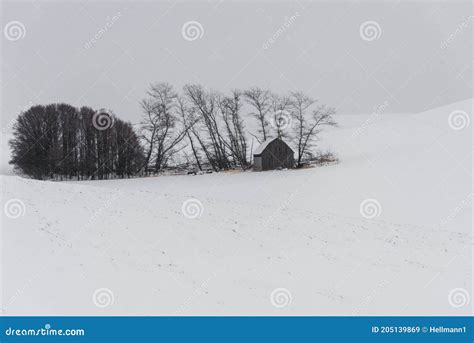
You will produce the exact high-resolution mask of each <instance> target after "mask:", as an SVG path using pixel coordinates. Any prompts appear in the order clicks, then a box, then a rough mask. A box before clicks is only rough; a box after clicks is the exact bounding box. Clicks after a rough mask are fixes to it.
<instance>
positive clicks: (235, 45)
mask: <svg viewBox="0 0 474 343" xmlns="http://www.w3.org/2000/svg"><path fill="white" fill-rule="evenodd" d="M472 15H473V11H472V4H471V2H470V1H464V2H461V1H446V2H433V1H411V2H407V1H393V2H390V1H389V2H384V3H381V2H380V1H377V2H376V1H364V0H360V1H357V2H353V1H346V2H342V1H333V2H322V1H312V2H305V1H281V2H273V1H272V2H270V1H265V2H258V1H251V2H250V1H248V2H245V1H234V2H231V1H193V2H191V1H188V2H183V1H178V2H176V1H163V2H149V1H120V2H119V1H107V2H105V1H101V2H99V1H71V2H66V1H64V3H60V2H58V1H53V2H51V1H50V2H43V1H39V0H37V1H34V2H18V1H16V2H2V18H1V20H2V28H3V35H2V44H1V47H2V60H1V64H2V66H1V70H2V80H1V81H2V82H1V87H2V88H1V89H2V92H1V93H2V103H1V111H2V127H5V126H6V125H8V123H9V122H10V121H11V120H12V119H13V118H14V117H16V115H17V114H18V113H19V112H20V111H21V110H22V109H25V108H28V107H29V106H30V105H31V104H36V103H42V104H46V103H51V102H66V103H70V104H73V105H76V106H81V105H87V106H91V107H93V108H95V109H99V108H108V109H112V110H113V111H114V112H115V113H116V114H117V115H118V116H119V117H121V118H124V119H127V120H130V121H132V122H137V121H139V118H140V115H141V113H140V107H139V104H138V102H139V101H140V99H142V98H143V96H144V93H145V90H146V87H147V86H148V85H149V84H150V83H153V82H158V81H167V82H169V83H171V84H173V85H174V86H175V87H176V88H177V89H180V88H181V87H182V86H183V85H184V84H186V83H200V84H202V85H204V86H206V87H208V88H212V89H216V90H222V91H226V90H229V89H232V88H245V87H249V86H261V87H267V88H270V89H271V90H274V91H276V92H286V91H293V90H301V91H304V92H306V93H308V94H309V95H311V96H312V97H314V98H317V99H319V101H320V102H322V103H326V104H328V105H330V106H334V107H337V109H338V112H339V113H371V112H373V111H374V109H376V108H377V107H378V106H381V105H382V104H384V103H385V104H389V105H388V106H385V109H384V111H386V112H419V111H422V110H424V109H429V108H433V107H438V106H441V105H444V104H448V103H452V102H455V101H458V100H462V99H466V98H470V97H472V47H473V45H472V24H473V19H472ZM193 21H194V22H197V23H191V24H189V25H190V28H189V31H187V30H184V31H183V25H185V23H188V22H193ZM12 22H13V23H12ZM15 22H19V23H20V24H19V23H15ZM367 22H368V23H367ZM364 23H365V24H364ZM15 25H16V27H15ZM189 25H188V26H189ZM193 25H194V27H193ZM365 27H366V30H364V28H365ZM16 28H17V29H18V30H17V31H16V32H15V31H14V29H16ZM201 28H202V29H201ZM193 29H196V30H194V31H193ZM18 32H20V34H19V35H18ZM196 33H197V35H194V34H196Z"/></svg>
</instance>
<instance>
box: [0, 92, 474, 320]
mask: <svg viewBox="0 0 474 343" xmlns="http://www.w3.org/2000/svg"><path fill="white" fill-rule="evenodd" d="M472 105H473V101H472V100H467V101H463V102H459V103H456V104H452V105H449V106H446V107H443V108H438V109H435V110H431V111H427V112H424V113H419V114H400V115H393V114H392V115H388V114H380V115H377V114H372V115H367V116H361V115H357V116H356V115H354V116H349V115H347V116H339V117H338V118H337V120H338V122H339V124H340V126H339V127H338V128H331V129H330V130H328V131H327V132H325V134H324V136H323V137H322V140H321V146H322V147H323V148H325V147H327V148H331V149H332V150H334V151H336V152H337V154H338V156H339V158H340V163H339V164H337V165H331V166H325V167H319V168H312V169H303V170H287V171H272V172H260V173H254V172H227V173H218V174H207V175H198V176H161V177H150V178H143V179H131V180H113V181H90V182H71V183H65V182H63V183H59V182H39V181H34V180H26V179H22V178H19V177H15V176H3V177H2V196H3V199H2V205H4V206H5V209H6V210H9V211H10V212H8V211H7V214H8V216H6V215H5V213H4V215H3V217H2V224H3V225H2V263H1V265H2V269H3V270H2V282H1V284H2V287H3V289H2V308H3V313H4V314H7V315H33V314H34V315H73V314H74V315H81V314H82V315H86V314H87V315H119V314H122V315H176V314H182V315H358V314H361V315H466V314H470V311H471V310H470V305H469V303H468V302H466V301H467V298H466V296H469V295H471V296H472V280H471V277H472V269H471V265H472V257H471V252H472V229H471V222H472V210H471V206H472V189H471V181H472V179H471V170H472V142H471V137H472V126H466V127H464V128H463V129H460V130H456V129H455V128H458V126H457V125H459V122H458V121H453V120H451V122H450V121H449V120H448V118H449V116H450V114H451V113H453V111H464V112H466V113H468V114H469V115H471V113H472ZM459 113H461V112H455V115H452V116H451V119H453V116H455V117H457V118H458V119H459V118H462V116H463V115H462V114H459ZM450 124H451V125H450ZM461 124H462V123H461ZM461 126H462V127H463V126H465V125H461ZM453 127H454V128H453ZM11 199H18V200H19V201H17V203H16V204H19V207H17V209H19V210H20V213H19V214H20V216H19V217H18V218H13V217H16V214H17V213H16V212H14V210H15V207H14V206H13V205H14V204H15V202H13V201H10V202H8V201H9V200H11ZM23 206H24V207H23ZM195 216H196V217H195ZM193 217H195V218H193ZM459 297H461V300H463V301H461V302H459V299H460V298H459Z"/></svg>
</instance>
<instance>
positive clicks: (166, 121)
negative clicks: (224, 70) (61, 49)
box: [10, 83, 335, 180]
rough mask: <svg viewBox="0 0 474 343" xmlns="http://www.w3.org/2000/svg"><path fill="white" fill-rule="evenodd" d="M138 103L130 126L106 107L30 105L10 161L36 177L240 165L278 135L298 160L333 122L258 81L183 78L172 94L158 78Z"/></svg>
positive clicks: (321, 110)
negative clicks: (217, 87)
mask: <svg viewBox="0 0 474 343" xmlns="http://www.w3.org/2000/svg"><path fill="white" fill-rule="evenodd" d="M140 105H141V108H142V112H143V116H142V120H141V122H140V123H139V125H138V130H137V132H135V131H134V129H133V127H132V125H131V124H130V123H127V122H124V121H122V120H120V119H118V118H116V117H115V116H114V115H113V114H111V113H110V112H107V111H94V110H92V109H91V108H88V107H82V108H80V109H77V108H75V107H73V106H70V105H67V104H51V105H46V106H42V105H38V106H33V107H31V108H30V109H29V110H27V111H26V112H23V113H21V114H20V116H19V117H18V120H17V122H16V124H15V126H14V138H13V139H12V140H11V142H10V145H11V147H12V150H13V154H12V160H11V162H10V163H12V164H13V165H15V167H16V168H18V169H20V170H21V171H22V172H23V173H25V174H27V175H30V176H32V177H35V178H39V179H45V178H54V179H64V178H65V179H79V180H82V179H107V178H115V177H130V176H135V175H142V174H145V175H146V174H148V173H150V172H157V171H161V170H163V169H165V168H170V167H176V166H178V165H179V166H181V168H187V169H190V168H191V169H194V170H201V171H202V170H205V169H206V170H209V169H211V170H214V171H219V170H226V169H231V168H242V169H247V168H249V167H250V166H251V164H252V150H254V149H255V148H256V146H257V145H258V144H260V143H263V142H264V141H265V140H267V139H270V138H274V137H278V138H281V139H284V140H285V141H286V142H287V143H289V145H290V146H292V147H293V149H294V151H295V153H296V156H295V158H296V159H295V160H296V166H295V167H301V166H303V165H304V164H305V163H306V162H307V161H309V160H311V159H312V158H313V156H314V155H313V154H314V148H315V146H316V143H317V140H318V136H319V133H320V132H321V130H322V128H323V127H324V126H327V125H335V122H334V119H333V115H334V114H335V110H334V109H333V108H329V107H326V106H320V105H317V102H316V101H315V100H314V99H312V98H311V97H309V96H307V95H305V94H303V93H301V92H293V93H289V94H286V95H277V94H275V93H273V92H271V91H269V90H266V89H261V88H258V87H254V88H250V89H248V90H244V91H241V90H233V91H231V92H230V94H223V93H221V92H218V91H212V90H207V89H205V88H204V87H203V86H201V85H185V86H184V87H183V91H182V94H178V93H177V92H176V91H175V90H174V89H173V87H172V86H171V85H170V84H168V83H157V84H153V85H151V86H150V87H149V89H148V91H147V93H146V97H145V98H144V99H143V100H142V101H141V103H140ZM250 127H253V128H255V129H254V130H252V129H249V128H250Z"/></svg>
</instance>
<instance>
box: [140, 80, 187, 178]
mask: <svg viewBox="0 0 474 343" xmlns="http://www.w3.org/2000/svg"><path fill="white" fill-rule="evenodd" d="M147 95H148V98H146V99H144V100H142V102H141V106H142V109H143V112H144V118H143V121H142V123H141V128H142V139H143V140H144V141H145V142H146V145H147V152H146V155H145V156H146V158H145V170H148V167H149V165H150V163H151V162H152V160H154V165H155V169H156V170H160V169H162V168H163V167H164V166H166V162H167V161H168V159H169V158H170V156H171V154H172V153H173V152H175V149H176V147H177V145H178V144H179V143H180V142H181V141H182V140H183V139H184V138H185V137H186V131H187V128H186V127H184V126H183V127H181V128H178V125H177V123H178V121H177V116H176V113H175V112H176V110H177V100H176V99H177V94H176V93H175V92H174V90H173V87H172V86H171V85H170V84H168V83H157V84H154V85H151V86H150V89H149V90H148V91H147Z"/></svg>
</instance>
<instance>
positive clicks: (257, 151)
mask: <svg viewBox="0 0 474 343" xmlns="http://www.w3.org/2000/svg"><path fill="white" fill-rule="evenodd" d="M275 139H278V138H268V139H267V140H266V141H264V142H263V143H262V144H260V146H259V147H258V148H257V149H256V150H255V151H254V152H253V154H254V155H260V154H261V153H262V152H263V150H265V148H266V147H267V146H268V144H270V143H271V142H273V141H274V140H275Z"/></svg>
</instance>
